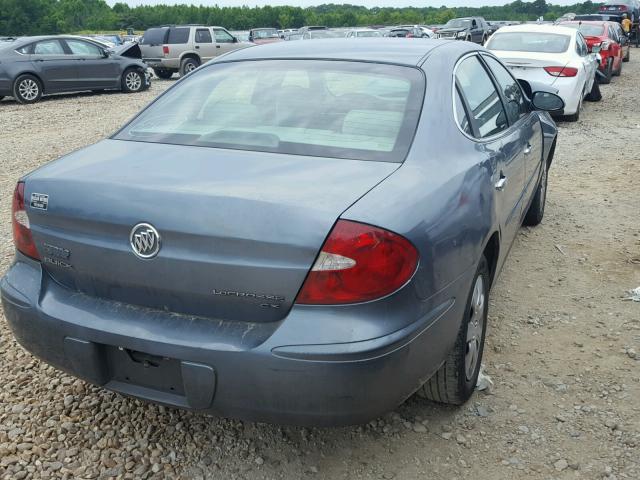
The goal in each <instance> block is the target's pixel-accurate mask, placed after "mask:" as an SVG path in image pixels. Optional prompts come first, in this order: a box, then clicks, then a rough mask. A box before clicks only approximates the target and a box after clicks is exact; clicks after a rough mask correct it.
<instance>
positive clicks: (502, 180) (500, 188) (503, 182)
mask: <svg viewBox="0 0 640 480" xmlns="http://www.w3.org/2000/svg"><path fill="white" fill-rule="evenodd" d="M506 184H507V177H505V176H504V174H503V173H500V180H498V181H497V182H496V190H498V191H499V192H501V191H503V190H504V187H505V185H506Z"/></svg>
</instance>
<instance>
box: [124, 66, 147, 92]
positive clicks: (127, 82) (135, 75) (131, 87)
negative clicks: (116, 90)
mask: <svg viewBox="0 0 640 480" xmlns="http://www.w3.org/2000/svg"><path fill="white" fill-rule="evenodd" d="M144 84H145V78H144V74H143V73H141V72H140V71H139V70H137V69H135V68H128V69H127V70H125V71H124V73H123V74H122V91H123V92H125V93H137V92H141V91H142V90H144Z"/></svg>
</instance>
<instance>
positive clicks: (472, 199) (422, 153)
mask: <svg viewBox="0 0 640 480" xmlns="http://www.w3.org/2000/svg"><path fill="white" fill-rule="evenodd" d="M455 43H457V44H459V45H461V46H460V47H453V49H449V48H448V49H447V52H448V53H447V54H437V49H436V51H435V52H434V54H432V56H431V58H429V59H428V60H427V62H426V66H425V74H426V77H427V89H426V95H425V102H424V107H423V111H422V115H421V119H420V123H419V126H418V129H417V132H416V137H415V140H414V143H413V146H412V148H411V151H410V153H409V155H408V157H407V159H406V160H405V162H404V164H403V165H402V167H401V168H400V169H398V170H397V171H396V172H395V173H394V174H393V175H391V176H390V177H389V178H387V179H386V180H385V181H384V182H382V183H381V184H379V185H378V186H377V187H376V188H374V189H373V190H372V191H370V192H369V193H368V194H367V195H366V196H365V197H364V198H362V199H361V200H360V201H358V202H357V203H356V204H355V205H353V206H352V207H351V208H350V209H348V210H347V211H346V212H345V213H344V214H343V215H342V217H343V218H347V219H351V220H356V221H361V222H365V223H369V224H373V225H378V226H381V227H384V228H387V229H389V230H391V231H394V232H396V233H399V234H401V235H404V236H405V237H407V238H408V239H410V240H411V241H412V242H413V243H414V245H415V246H416V247H417V248H418V250H419V252H420V265H419V268H418V271H417V272H416V275H415V278H414V281H413V282H412V284H411V288H413V289H414V291H413V298H414V300H415V301H417V302H421V303H423V304H425V305H429V304H430V303H431V299H433V298H435V297H436V295H437V296H438V297H440V298H441V297H442V292H444V291H446V290H447V289H448V288H449V286H451V285H453V284H454V283H455V285H456V287H455V289H454V290H452V291H449V292H447V296H449V297H451V298H455V299H456V301H457V302H458V303H459V304H461V303H464V302H465V301H466V296H467V294H468V291H469V288H470V282H471V278H470V275H472V274H473V272H475V269H476V267H477V264H478V261H479V258H480V254H481V253H482V251H483V249H484V247H485V245H486V242H487V241H488V239H489V237H490V236H491V234H492V233H493V232H494V231H496V229H497V227H496V226H497V225H498V222H497V216H496V215H497V214H496V211H495V205H494V200H493V199H494V196H493V188H492V178H493V175H494V170H495V164H494V163H493V162H494V160H493V158H495V156H494V155H491V152H489V151H487V146H486V145H483V144H477V143H475V142H473V141H471V140H469V139H468V138H466V137H465V136H464V135H463V134H462V133H461V132H460V130H459V129H458V128H457V126H456V124H455V119H454V114H453V99H452V91H451V90H452V71H453V67H454V65H455V63H456V62H457V60H458V58H460V57H461V56H462V55H464V54H465V53H467V52H468V51H470V49H469V47H468V46H462V44H463V42H455ZM467 45H469V44H467ZM451 50H453V55H452V54H451ZM465 275H466V276H467V278H466V279H465V281H464V282H456V280H458V279H460V278H462V277H464V276H465ZM455 331H457V325H456V328H455ZM450 340H451V339H450Z"/></svg>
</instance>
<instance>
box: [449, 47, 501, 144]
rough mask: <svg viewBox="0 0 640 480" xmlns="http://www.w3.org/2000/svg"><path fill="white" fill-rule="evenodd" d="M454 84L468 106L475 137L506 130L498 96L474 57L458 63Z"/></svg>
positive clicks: (489, 79)
mask: <svg viewBox="0 0 640 480" xmlns="http://www.w3.org/2000/svg"><path fill="white" fill-rule="evenodd" d="M456 82H457V84H458V88H460V91H461V93H462V95H464V97H465V99H466V101H467V105H468V106H469V110H470V112H469V113H470V115H471V117H472V119H473V122H474V124H475V128H476V136H478V137H480V138H485V137H489V136H491V135H495V134H497V133H500V132H501V131H503V130H505V129H507V128H508V126H509V124H508V122H507V116H506V114H505V112H504V109H503V108H502V101H501V100H500V95H499V94H498V92H497V90H496V88H495V86H494V85H493V82H492V81H491V78H490V77H489V74H488V73H487V71H486V70H485V69H484V67H483V66H482V64H481V63H480V60H479V59H478V58H477V57H476V56H475V55H474V56H471V57H467V58H466V59H464V60H462V62H460V64H459V65H458V68H457V69H456Z"/></svg>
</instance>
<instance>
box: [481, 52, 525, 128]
mask: <svg viewBox="0 0 640 480" xmlns="http://www.w3.org/2000/svg"><path fill="white" fill-rule="evenodd" d="M482 58H484V60H485V62H487V65H489V68H490V69H491V71H492V72H493V75H494V76H495V77H496V80H497V81H498V85H499V86H500V90H502V96H503V97H504V99H505V101H506V104H505V110H506V111H507V117H508V118H509V122H510V123H512V124H513V123H516V122H517V121H518V120H519V119H520V118H522V117H524V116H525V115H527V114H528V113H529V110H528V108H527V104H526V102H525V99H524V94H523V93H522V89H521V88H520V84H519V83H518V82H517V81H516V80H515V79H514V78H513V77H512V76H511V74H510V73H509V72H508V71H507V69H506V68H505V67H503V66H502V64H501V63H500V62H498V61H497V60H496V59H495V58H493V57H490V56H488V55H484V56H483V57H482Z"/></svg>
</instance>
